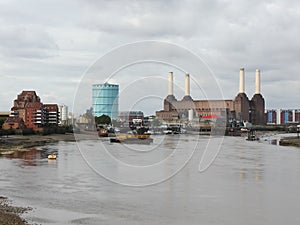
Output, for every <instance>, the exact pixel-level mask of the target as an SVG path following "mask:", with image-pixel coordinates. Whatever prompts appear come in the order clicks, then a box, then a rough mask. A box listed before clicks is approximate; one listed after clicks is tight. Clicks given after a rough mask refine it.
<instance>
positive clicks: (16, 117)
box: [2, 91, 59, 130]
mask: <svg viewBox="0 0 300 225" xmlns="http://www.w3.org/2000/svg"><path fill="white" fill-rule="evenodd" d="M58 119H59V111H58V106H57V104H43V103H42V102H41V99H40V97H39V96H37V94H36V92H35V91H22V93H21V94H19V95H18V96H17V99H15V100H14V105H13V107H12V108H11V113H10V117H9V118H8V119H7V120H6V121H5V122H4V124H3V126H2V127H3V129H11V128H12V129H16V128H14V127H19V128H22V129H23V128H24V126H25V127H27V128H31V129H33V130H42V129H43V128H44V127H46V126H57V125H58ZM12 123H15V124H14V126H11V125H12ZM16 123H19V125H16ZM23 124H24V126H23Z"/></svg>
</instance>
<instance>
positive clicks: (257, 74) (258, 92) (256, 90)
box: [255, 69, 260, 94]
mask: <svg viewBox="0 0 300 225" xmlns="http://www.w3.org/2000/svg"><path fill="white" fill-rule="evenodd" d="M255 77H256V78H255V94H260V70H259V69H256V71H255Z"/></svg>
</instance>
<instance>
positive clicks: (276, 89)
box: [0, 0, 300, 112]
mask: <svg viewBox="0 0 300 225" xmlns="http://www.w3.org/2000/svg"><path fill="white" fill-rule="evenodd" d="M299 8H300V4H299V3H298V1H292V0H290V1H284V2H282V1H264V2H261V1H254V2H253V1H251V3H249V2H247V3H246V2H244V1H201V2H197V1H168V2H167V3H166V2H165V1H159V0H157V1H143V2H141V1H130V2H127V4H126V5H125V6H124V3H121V2H120V1H79V0H78V1H64V2H59V1H43V2H36V1H30V0H29V1H26V4H25V3H23V4H20V3H19V2H17V1H9V2H6V1H0V27H1V28H0V40H1V41H0V76H1V80H2V81H1V83H0V89H1V94H0V99H1V101H0V111H7V110H9V109H10V108H11V106H12V102H13V100H14V99H15V97H16V95H17V94H18V93H20V92H21V91H22V90H35V91H36V92H37V93H38V95H39V96H40V97H41V98H42V99H43V100H44V101H45V102H50V103H58V104H63V103H64V104H66V105H68V106H69V107H70V109H71V108H72V105H73V99H74V95H75V93H76V89H77V87H78V84H79V82H80V80H81V78H82V77H83V74H84V72H85V71H87V70H88V68H89V67H90V66H91V65H92V64H93V63H94V62H96V61H97V59H99V58H100V57H102V56H104V55H105V54H106V53H108V52H110V51H111V49H115V48H116V47H118V46H123V45H126V44H127V43H133V42H137V41H144V40H157V41H163V42H168V43H174V44H176V45H180V46H183V47H185V48H186V49H189V50H191V51H193V52H194V53H195V54H197V55H198V56H199V57H200V58H201V59H203V61H204V62H206V63H207V65H208V66H209V68H210V69H211V70H212V71H213V74H214V76H215V78H216V79H217V82H218V83H219V84H220V86H221V87H222V91H223V93H224V98H225V99H233V98H234V97H235V96H236V94H237V93H238V82H239V81H238V73H239V68H241V67H244V68H245V73H246V93H247V95H248V96H252V94H253V93H254V85H255V83H254V79H255V69H260V70H261V83H262V87H261V92H262V94H263V96H264V97H265V99H266V108H267V109H272V108H299V107H300V106H299V100H298V97H299V95H300V76H299V72H298V71H299V69H300V61H299V58H300V42H299V40H298V38H297V37H298V36H299V35H300V22H299V21H300V14H299ZM147 68H148V67H147V65H142V66H141V68H138V69H137V70H136V71H135V73H140V72H141V71H144V70H146V69H147ZM131 69H132V68H128V69H125V70H123V71H121V73H122V78H121V79H119V80H114V81H115V82H116V81H118V84H119V85H120V87H122V86H123V87H124V88H126V87H127V86H128V84H129V82H130V80H132V79H136V75H134V71H132V70H131ZM168 70H170V68H160V69H159V70H157V71H153V70H149V73H150V74H152V75H154V77H165V79H167V73H168V72H169V71H168ZM193 75H194V77H195V76H196V74H192V76H193ZM174 77H175V82H178V85H179V86H180V82H181V81H183V79H184V75H183V73H182V74H181V72H180V71H175V73H174ZM101 78H103V77H101V75H99V80H95V81H94V83H103V82H104V81H105V80H103V79H101ZM176 80H177V81H176ZM143 85H144V86H141V87H140V88H142V89H147V82H144V84H143ZM153 85H157V88H158V89H160V90H159V94H158V95H160V96H161V98H164V97H165V96H166V95H167V85H164V84H162V83H161V80H160V79H158V80H157V82H156V81H154V82H153ZM191 85H192V87H191V89H192V90H191V95H192V97H193V98H194V99H200V98H201V93H198V92H197V90H195V86H193V84H191ZM90 88H92V87H90ZM179 89H180V88H179ZM212 89H213V87H212ZM175 95H176V96H177V97H178V98H181V96H183V95H182V94H181V91H180V90H177V92H176V89H175ZM120 102H121V100H120ZM158 104H159V107H157V106H158ZM120 107H122V106H121V105H120ZM159 108H161V101H160V100H159V101H157V103H155V104H153V109H152V110H153V112H154V111H155V110H157V109H159ZM147 110H151V109H150V108H149V109H147Z"/></svg>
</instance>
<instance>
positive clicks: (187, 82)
mask: <svg viewBox="0 0 300 225" xmlns="http://www.w3.org/2000/svg"><path fill="white" fill-rule="evenodd" d="M185 95H186V96H190V75H189V74H188V73H187V74H186V75H185Z"/></svg>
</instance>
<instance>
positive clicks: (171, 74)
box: [168, 72, 173, 95]
mask: <svg viewBox="0 0 300 225" xmlns="http://www.w3.org/2000/svg"><path fill="white" fill-rule="evenodd" d="M168 94H169V95H173V72H169V93H168Z"/></svg>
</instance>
